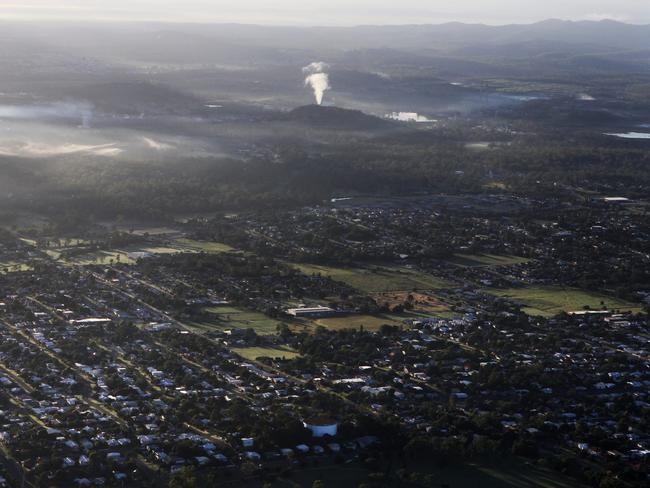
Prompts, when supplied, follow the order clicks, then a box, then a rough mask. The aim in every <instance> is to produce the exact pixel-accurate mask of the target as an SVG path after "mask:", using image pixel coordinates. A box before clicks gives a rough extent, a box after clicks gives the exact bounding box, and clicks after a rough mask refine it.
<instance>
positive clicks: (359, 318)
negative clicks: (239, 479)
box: [314, 315, 402, 331]
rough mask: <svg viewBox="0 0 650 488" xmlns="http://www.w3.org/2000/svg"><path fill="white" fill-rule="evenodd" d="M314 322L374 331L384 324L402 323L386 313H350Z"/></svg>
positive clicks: (336, 327)
mask: <svg viewBox="0 0 650 488" xmlns="http://www.w3.org/2000/svg"><path fill="white" fill-rule="evenodd" d="M314 324H316V325H321V326H323V327H326V328H328V329H330V330H343V329H359V328H360V327H363V328H364V330H368V331H374V330H379V329H380V328H381V326H382V325H384V324H388V325H398V326H399V325H402V323H401V322H399V321H397V320H395V319H393V318H391V317H387V316H384V315H380V316H375V315H350V316H347V317H330V318H324V319H318V320H315V321H314Z"/></svg>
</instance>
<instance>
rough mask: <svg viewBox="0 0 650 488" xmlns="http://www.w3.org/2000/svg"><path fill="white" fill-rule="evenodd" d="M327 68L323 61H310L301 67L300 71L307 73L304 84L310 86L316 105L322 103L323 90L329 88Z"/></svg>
mask: <svg viewBox="0 0 650 488" xmlns="http://www.w3.org/2000/svg"><path fill="white" fill-rule="evenodd" d="M327 70H329V65H328V64H327V63H323V62H317V63H311V64H310V65H309V66H305V67H304V68H303V69H302V72H303V73H304V74H305V75H307V77H306V78H305V86H309V87H311V89H312V90H313V91H314V98H315V99H316V103H317V104H318V105H322V104H323V97H324V96H325V92H326V91H327V90H329V89H331V86H330V77H329V75H328V74H327Z"/></svg>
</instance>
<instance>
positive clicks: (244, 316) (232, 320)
mask: <svg viewBox="0 0 650 488" xmlns="http://www.w3.org/2000/svg"><path fill="white" fill-rule="evenodd" d="M204 312H207V314H208V316H209V319H207V320H204V321H202V322H189V323H188V324H187V325H189V326H191V327H193V328H195V329H198V330H199V331H203V332H207V331H210V330H215V329H216V330H228V329H253V330H255V332H256V333H257V334H259V335H274V334H276V333H277V327H278V325H280V323H281V322H280V321H279V320H275V319H272V318H270V317H267V316H266V315H264V314H263V313H259V312H250V311H247V310H242V309H239V308H234V307H208V308H205V309H204Z"/></svg>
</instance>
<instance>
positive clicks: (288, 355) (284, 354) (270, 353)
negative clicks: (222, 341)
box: [232, 347, 300, 360]
mask: <svg viewBox="0 0 650 488" xmlns="http://www.w3.org/2000/svg"><path fill="white" fill-rule="evenodd" d="M232 351H233V352H235V353H237V354H239V355H240V356H241V357H243V358H246V359H250V360H256V359H258V358H263V357H265V358H271V359H294V358H297V357H299V356H300V354H299V353H297V352H296V351H293V350H291V349H288V348H287V349H285V348H281V347H242V348H239V347H233V348H232Z"/></svg>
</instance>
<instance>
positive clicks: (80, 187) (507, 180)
mask: <svg viewBox="0 0 650 488" xmlns="http://www.w3.org/2000/svg"><path fill="white" fill-rule="evenodd" d="M464 130H465V129H462V128H460V129H459V128H454V129H444V130H443V129H441V130H439V131H437V130H435V131H415V132H413V133H409V132H406V133H395V134H393V135H391V136H388V137H387V136H383V135H382V136H381V137H376V138H373V137H366V136H364V137H361V136H359V137H356V138H351V137H348V138H335V139H332V140H330V141H329V142H328V143H326V144H323V143H314V142H312V141H302V142H297V143H292V144H290V145H289V144H284V145H279V146H278V147H276V148H274V150H273V154H274V156H273V157H260V159H253V160H251V161H247V162H243V161H240V160H236V159H227V158H221V159H217V158H202V159H185V160H179V161H177V162H176V163H173V162H138V163H134V162H128V161H107V160H106V159H102V160H90V161H86V160H83V161H81V160H76V161H68V162H66V163H65V164H56V165H51V167H50V166H48V165H42V166H40V165H34V164H31V165H30V166H29V168H30V169H29V171H28V173H29V172H30V171H31V172H34V173H35V174H36V173H38V178H37V179H38V182H39V186H40V188H41V191H39V192H38V194H37V195H35V194H33V193H32V194H29V195H27V194H25V195H23V194H18V195H16V194H11V197H6V198H7V199H8V200H7V202H6V203H7V205H9V204H14V206H20V205H22V206H24V207H27V208H29V209H30V210H36V211H39V212H41V213H47V214H50V215H52V216H53V217H54V218H56V219H66V220H69V221H71V222H72V223H74V222H75V221H79V222H80V223H83V222H88V221H92V220H93V219H94V218H115V217H118V216H120V215H121V216H126V217H134V216H137V217H148V218H157V219H166V218H169V216H170V215H178V214H184V213H192V212H205V211H217V210H241V209H257V208H269V207H274V208H286V207H294V206H298V205H305V204H313V203H316V202H319V201H322V200H324V199H328V198H330V197H332V196H334V195H342V194H364V195H367V194H381V195H391V194H393V195H394V194H408V193H412V192H445V193H455V192H480V191H485V189H486V188H490V191H498V190H495V188H506V189H508V190H510V191H515V192H519V193H522V194H525V195H530V196H549V195H553V194H555V193H557V192H561V191H563V190H562V189H563V188H565V187H566V186H580V187H583V188H589V189H595V190H601V191H605V190H608V191H620V192H624V193H625V194H626V195H631V196H634V195H636V194H639V195H641V194H644V193H647V188H648V186H649V185H650V172H648V171H647V168H648V167H649V165H650V152H649V151H647V147H646V145H644V144H643V143H639V142H634V141H633V142H630V143H629V144H626V143H624V142H620V141H610V140H609V139H613V138H609V139H608V138H606V137H605V136H602V137H597V136H594V135H584V134H583V135H580V134H578V135H575V134H574V135H572V136H570V137H568V136H562V135H561V134H556V133H552V132H547V133H535V134H533V133H523V134H517V133H515V134H513V133H505V135H504V132H503V131H477V130H476V129H469V128H467V129H466V136H467V138H466V139H463V134H464V133H465V132H464ZM479 134H480V135H481V136H486V137H491V139H492V142H493V144H491V145H490V146H488V147H485V148H483V149H478V150H477V149H476V148H472V147H468V146H466V145H465V143H464V142H463V141H471V140H472V137H476V136H477V135H479ZM428 137H429V138H430V140H429V141H428V140H427V138H428ZM0 162H1V161H0ZM4 167H5V166H3V165H0V173H1V172H2V171H3V168H4ZM12 167H15V165H12ZM23 176H24V178H23V179H25V181H28V180H29V182H32V181H33V179H34V178H36V176H34V175H32V176H30V175H29V174H28V175H23ZM13 177H14V178H15V177H16V176H15V175H13ZM495 183H498V185H497V186H496V187H495V186H494V184H495Z"/></svg>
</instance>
